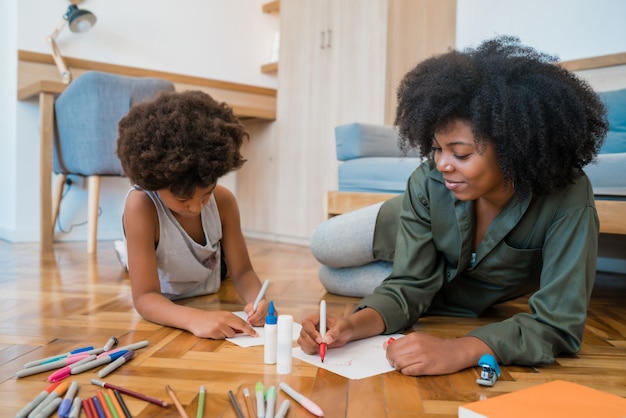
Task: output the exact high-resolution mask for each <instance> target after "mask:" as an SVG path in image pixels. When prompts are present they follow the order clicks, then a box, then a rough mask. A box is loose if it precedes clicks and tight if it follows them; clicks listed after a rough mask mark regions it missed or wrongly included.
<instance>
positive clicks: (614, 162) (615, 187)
mask: <svg viewBox="0 0 626 418" xmlns="http://www.w3.org/2000/svg"><path fill="white" fill-rule="evenodd" d="M624 167H626V152H623V153H620V154H599V155H598V158H597V161H596V162H595V163H592V164H589V165H587V166H585V168H584V171H585V173H587V176H588V177H589V180H590V181H591V185H592V186H593V193H594V194H595V195H598V196H621V197H626V182H624V176H623V175H620V174H621V173H624Z"/></svg>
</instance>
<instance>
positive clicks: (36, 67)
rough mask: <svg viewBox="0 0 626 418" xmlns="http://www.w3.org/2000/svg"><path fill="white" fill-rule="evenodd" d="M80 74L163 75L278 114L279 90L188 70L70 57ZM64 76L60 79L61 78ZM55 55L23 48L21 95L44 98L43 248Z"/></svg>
mask: <svg viewBox="0 0 626 418" xmlns="http://www.w3.org/2000/svg"><path fill="white" fill-rule="evenodd" d="M65 61H66V64H67V65H68V67H70V68H71V71H72V74H73V77H74V78H76V77H78V76H79V75H80V74H82V73H84V72H86V71H105V72H110V73H113V74H120V75H127V76H133V77H158V78H163V79H166V80H169V81H171V82H172V83H174V86H175V87H176V90H177V91H184V90H201V91H204V92H205V93H208V94H210V95H211V96H212V97H213V98H214V99H215V100H218V101H222V102H225V103H228V105H229V106H231V107H232V109H233V113H234V114H235V116H237V117H238V118H239V119H240V120H242V121H244V122H246V121H255V120H257V121H259V120H260V121H273V120H275V119H276V90H275V89H270V88H265V87H258V86H251V85H246V84H239V83H231V82H226V81H221V80H213V79H208V78H201V77H193V76H186V75H181V74H174V73H168V72H163V71H155V70H147V69H142V68H134V67H126V66H120V65H113V64H107V63H101V62H95V61H88V60H82V59H76V58H69V57H66V58H65ZM55 80H58V81H55ZM65 87H66V84H64V83H63V82H61V81H60V77H59V74H58V71H57V68H56V66H55V64H54V61H53V59H52V56H51V55H49V54H41V53H37V52H30V51H18V89H17V99H18V100H29V99H32V98H36V97H38V98H39V109H40V112H39V144H40V150H41V153H40V164H39V166H40V169H41V172H40V174H39V178H40V182H41V187H40V226H41V229H40V232H39V236H40V243H41V251H51V250H52V241H53V236H54V225H53V219H52V146H53V143H54V99H55V96H56V95H58V94H60V93H62V92H63V90H65Z"/></svg>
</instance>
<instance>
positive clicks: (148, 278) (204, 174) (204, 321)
mask: <svg viewBox="0 0 626 418" xmlns="http://www.w3.org/2000/svg"><path fill="white" fill-rule="evenodd" d="M246 137H247V133H246V130H245V128H244V126H243V125H242V124H241V123H240V122H239V121H238V120H237V118H236V117H235V116H234V115H233V113H232V110H231V109H230V108H229V107H227V106H226V105H225V104H223V103H217V102H216V101H215V100H213V99H212V98H211V97H210V96H209V95H207V94H205V93H203V92H200V91H186V92H182V93H163V94H161V95H160V96H158V97H157V98H156V99H154V100H152V101H149V102H144V103H141V104H139V105H136V106H133V107H132V108H131V110H130V112H129V113H128V115H127V116H125V117H124V118H122V120H121V121H120V123H119V138H118V142H117V155H118V157H119V159H120V161H121V163H122V167H123V168H124V172H125V173H126V175H127V176H128V177H129V178H130V180H131V182H132V183H133V184H134V186H133V187H132V188H131V190H130V191H129V193H128V196H127V198H126V202H125V205H124V214H123V226H124V235H125V241H126V248H127V267H128V272H129V275H130V283H131V288H132V293H133V302H134V305H135V308H136V309H137V311H138V312H139V313H140V314H141V316H143V317H144V318H145V319H146V320H148V321H152V322H155V323H158V324H161V325H166V326H171V327H175V328H181V329H184V330H187V331H189V332H191V333H193V334H194V335H196V336H198V337H205V338H214V339H220V338H225V337H233V336H234V335H235V334H236V333H240V332H243V333H246V334H250V335H256V332H255V331H254V328H252V326H251V325H255V326H260V325H262V324H263V323H264V321H265V315H266V312H267V306H268V305H267V302H266V301H265V300H262V301H261V302H260V303H259V305H258V308H257V309H256V311H253V307H252V302H253V301H254V300H255V299H256V297H257V295H258V293H259V290H260V289H261V283H260V280H259V278H258V276H257V275H256V273H255V272H254V270H253V269H252V265H251V262H250V258H249V257H248V251H247V248H246V243H245V240H244V237H243V234H242V231H241V227H240V221H239V209H238V207H237V202H236V200H235V197H234V196H233V194H232V193H231V192H230V191H228V190H227V189H226V188H224V187H221V186H220V185H219V184H218V179H219V178H220V177H222V176H223V175H225V174H227V173H228V172H230V171H232V170H236V169H238V168H239V167H241V165H242V164H243V163H244V162H245V160H244V159H243V157H242V156H241V154H240V152H239V149H240V147H241V144H242V142H243V139H244V138H246ZM227 273H228V275H229V276H230V278H231V279H232V281H233V283H234V285H235V288H236V290H237V293H238V294H239V296H240V297H241V298H242V299H243V300H244V301H245V302H246V303H247V305H246V306H245V308H244V311H245V312H246V313H247V314H248V322H246V321H245V320H243V319H241V318H239V317H238V316H236V315H235V314H233V313H231V312H225V311H205V310H201V309H196V308H191V307H186V306H181V305H178V304H176V303H174V302H173V300H176V299H180V298H187V297H191V296H198V295H206V294H210V293H215V292H217V291H218V289H219V287H220V284H221V280H223V279H224V278H225V277H226V275H227Z"/></svg>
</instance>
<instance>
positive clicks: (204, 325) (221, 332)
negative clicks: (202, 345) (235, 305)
mask: <svg viewBox="0 0 626 418" xmlns="http://www.w3.org/2000/svg"><path fill="white" fill-rule="evenodd" d="M186 328H187V329H188V330H189V332H191V333H192V334H193V335H195V336H196V337H201V338H212V339H215V340H222V339H224V338H231V337H235V336H236V335H237V334H241V333H243V334H247V335H251V336H253V337H256V336H257V332H256V331H255V330H254V328H252V326H251V325H250V324H249V323H248V322H246V321H244V320H243V319H241V318H240V317H238V316H237V315H235V314H234V313H232V312H226V311H201V310H197V311H195V312H193V314H192V315H191V317H190V318H189V326H188V327H186Z"/></svg>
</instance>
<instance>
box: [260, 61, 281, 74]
mask: <svg viewBox="0 0 626 418" xmlns="http://www.w3.org/2000/svg"><path fill="white" fill-rule="evenodd" d="M261 72H262V73H265V74H273V73H277V72H278V63H277V62H270V63H269V64H264V65H261Z"/></svg>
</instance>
